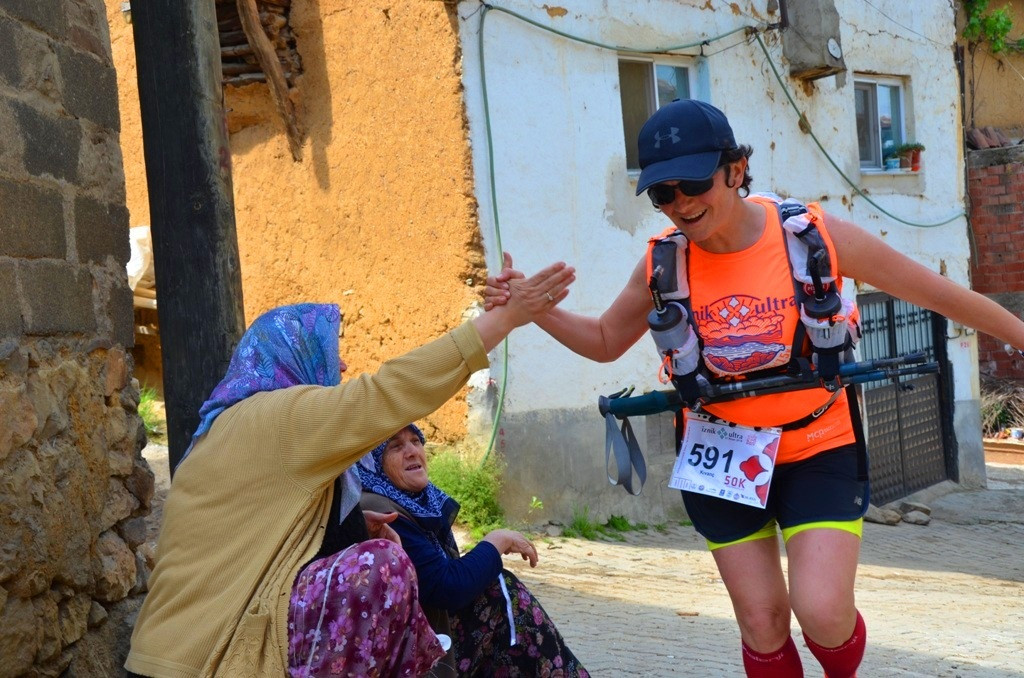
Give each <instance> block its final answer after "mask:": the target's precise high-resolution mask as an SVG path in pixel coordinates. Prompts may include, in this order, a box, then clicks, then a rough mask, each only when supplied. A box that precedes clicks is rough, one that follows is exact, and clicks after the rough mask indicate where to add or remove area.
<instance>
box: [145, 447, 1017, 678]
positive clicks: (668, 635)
mask: <svg viewBox="0 0 1024 678" xmlns="http://www.w3.org/2000/svg"><path fill="white" fill-rule="evenodd" d="M144 454H145V455H146V457H147V459H149V461H150V463H151V464H152V465H153V468H154V471H155V472H156V474H157V496H156V497H155V498H154V505H153V515H152V516H151V517H150V530H151V535H150V536H151V538H155V536H156V532H157V529H158V525H159V520H160V516H161V512H162V504H163V501H162V500H163V495H164V493H165V492H166V489H167V485H168V478H167V472H166V466H167V450H166V448H165V447H161V446H156V445H153V446H150V447H148V448H147V449H146V450H145V451H144ZM988 470H989V488H990V489H988V490H984V491H977V492H956V493H952V494H947V495H945V496H942V497H940V498H939V499H936V500H934V501H926V502H925V503H927V504H928V505H929V506H930V507H931V508H932V510H933V514H932V515H933V520H932V521H931V523H930V524H929V525H927V526H917V525H910V524H906V523H901V524H899V525H896V526H892V527H890V526H883V525H874V524H866V525H865V527H864V543H863V547H862V551H861V560H860V568H859V572H858V587H857V604H858V607H859V608H860V610H861V612H862V614H863V615H864V618H865V621H866V622H867V628H868V649H867V653H866V655H865V658H864V663H863V664H862V665H861V669H860V672H859V675H860V678H874V677H875V676H882V677H889V676H900V677H915V678H918V677H919V678H924V677H929V678H955V677H962V678H975V677H977V678H1021V677H1024V466H1004V465H991V464H990V465H989V467H988ZM623 538H624V539H625V541H623V542H617V541H587V540H583V539H564V538H560V537H559V538H552V539H539V540H537V541H536V545H537V547H538V551H539V553H540V562H539V564H538V566H537V568H536V569H530V567H529V566H528V565H526V564H525V563H523V562H522V561H520V560H519V559H513V558H506V559H505V564H506V566H507V567H509V568H510V569H512V570H514V571H515V572H516V574H518V575H519V576H520V578H521V579H522V580H523V581H524V582H526V583H527V585H528V586H529V587H530V589H531V590H532V591H533V592H534V593H535V594H536V595H537V596H538V597H539V598H540V600H541V602H542V603H543V604H544V607H545V609H546V610H547V611H548V613H549V614H550V615H551V617H552V618H553V619H554V620H555V622H556V623H557V625H558V628H559V630H560V631H561V632H562V633H563V635H564V636H565V638H566V641H567V643H568V645H569V647H570V648H572V650H573V652H575V653H576V655H577V656H578V657H579V658H580V659H581V660H582V661H583V662H584V664H585V666H586V667H587V668H588V669H589V670H590V671H591V672H592V673H593V675H594V676H595V677H596V678H605V677H609V678H611V677H618V676H649V677H651V678H660V677H663V676H694V677H702V678H703V677H708V678H717V677H732V676H742V675H743V670H742V664H741V659H740V653H739V635H738V631H737V630H736V624H735V622H734V621H733V616H732V607H731V605H730V603H729V598H728V596H727V595H726V593H725V588H724V586H723V585H722V582H721V580H720V579H719V577H718V572H717V570H716V569H715V565H714V561H713V560H712V558H711V555H710V554H709V553H708V551H707V549H706V548H705V546H704V542H703V540H702V539H701V538H700V537H699V536H698V535H697V534H696V533H695V532H694V531H693V529H692V528H690V527H686V526H680V525H674V526H668V527H666V528H665V531H664V532H663V533H662V532H659V531H657V530H654V529H648V530H644V531H635V532H627V533H624V534H623ZM793 634H794V638H795V639H797V645H798V647H799V648H800V651H801V654H802V656H803V660H804V666H805V668H806V669H807V675H808V676H809V677H812V676H820V675H821V673H820V670H818V668H817V667H818V664H817V662H816V661H815V660H814V658H813V657H812V656H811V655H810V652H808V651H807V649H806V647H805V646H804V645H803V643H802V642H801V640H800V639H801V636H800V634H799V628H798V627H797V626H796V625H795V624H794V627H793Z"/></svg>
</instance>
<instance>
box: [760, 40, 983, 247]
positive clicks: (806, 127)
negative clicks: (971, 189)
mask: <svg viewBox="0 0 1024 678" xmlns="http://www.w3.org/2000/svg"><path fill="white" fill-rule="evenodd" d="M754 37H755V38H756V39H757V44H758V45H759V46H760V47H761V51H763V52H764V56H765V58H766V59H767V60H768V65H769V66H771V69H772V73H774V74H775V79H776V80H778V81H779V86H780V87H782V93H783V94H785V95H786V99H788V100H789V103H790V105H791V106H792V107H793V110H794V111H796V114H797V117H798V119H799V120H800V123H801V125H800V126H801V129H802V130H803V131H805V132H806V133H807V135H808V136H810V137H811V140H812V141H814V145H815V146H817V147H818V150H819V151H821V154H822V155H823V156H825V160H827V161H828V164H830V165H832V168H833V169H834V170H835V171H836V173H838V174H839V176H841V177H842V178H843V180H844V181H845V182H846V183H847V184H849V186H850V188H852V189H853V192H854V193H856V194H857V195H859V196H860V197H862V198H864V200H866V201H867V202H868V203H869V204H870V205H871V206H872V207H874V208H875V209H876V210H878V211H879V212H881V213H882V214H884V215H885V216H887V217H889V218H890V219H893V220H894V221H898V222H900V223H901V224H906V225H907V226H916V227H918V228H934V227H936V226H943V225H945V224H948V223H950V222H951V221H956V220H957V219H960V218H961V217H965V216H967V215H966V214H965V213H963V212H958V213H957V214H954V215H953V216H951V217H949V218H947V219H943V220H942V221H937V222H934V223H930V224H922V223H918V222H916V221H909V220H907V219H903V218H901V217H898V216H896V215H895V214H893V213H892V212H890V211H888V210H887V209H885V208H884V207H882V206H881V205H879V204H878V203H877V202H875V201H874V200H872V199H871V198H870V197H868V194H867V193H865V192H864V190H863V189H861V188H860V186H858V185H857V184H855V183H854V182H853V180H852V179H850V177H848V176H846V173H845V172H843V170H842V169H840V168H839V165H837V164H836V161H835V160H833V159H832V156H831V155H829V153H828V151H826V150H825V147H824V146H822V144H821V142H820V141H819V140H818V137H817V136H816V135H815V134H814V129H813V128H812V127H811V123H810V121H808V120H807V117H806V116H805V115H804V114H803V112H802V111H801V110H800V107H799V106H797V104H796V101H794V99H793V95H792V94H791V93H790V91H789V88H788V87H786V83H785V82H784V81H783V80H782V75H781V74H780V73H779V69H778V68H777V67H776V66H775V62H774V61H773V60H772V56H771V54H770V53H769V52H768V48H767V47H766V46H765V44H764V41H763V40H762V39H761V35H760V34H759V33H755V34H754Z"/></svg>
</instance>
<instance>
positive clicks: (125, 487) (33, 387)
mask: <svg viewBox="0 0 1024 678" xmlns="http://www.w3.org/2000/svg"><path fill="white" fill-rule="evenodd" d="M0 45H2V49H3V57H0V677H6V676H22V675H25V676H56V675H59V674H61V673H62V672H64V671H67V672H68V673H67V674H66V675H76V676H114V675H119V674H120V671H121V669H120V664H121V662H122V661H123V657H124V654H125V652H126V640H127V633H128V632H129V631H130V625H131V620H132V618H133V613H134V610H135V609H136V608H137V605H138V600H139V598H141V596H138V595H136V594H140V593H141V592H143V591H144V589H145V583H146V579H147V576H148V571H149V568H148V564H147V563H148V561H147V557H146V554H147V550H148V548H149V547H148V546H146V544H145V539H146V529H145V524H144V516H145V514H146V513H148V511H149V505H150V501H151V499H152V496H153V474H152V473H151V471H150V469H149V467H148V466H147V464H146V462H145V461H144V460H143V459H142V457H141V455H140V451H141V449H142V447H143V445H144V443H145V434H144V431H143V428H142V425H141V419H140V418H139V416H138V413H137V407H138V398H139V391H138V384H137V382H135V381H134V380H133V378H132V369H133V367H132V360H131V357H130V355H129V354H128V353H127V349H128V348H129V347H130V346H131V345H132V342H133V323H132V297H131V292H130V290H129V288H128V283H127V275H126V272H125V263H126V261H127V259H128V252H129V248H128V213H127V210H126V208H125V189H124V171H123V166H122V161H121V152H120V149H119V146H118V134H119V122H118V121H119V117H118V109H117V85H116V76H115V73H114V68H113V65H112V60H111V52H110V40H109V34H108V30H107V24H106V18H105V13H104V8H103V3H102V2H101V0H65V1H64V2H38V1H37V0H0Z"/></svg>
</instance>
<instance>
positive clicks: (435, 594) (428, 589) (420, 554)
mask: <svg viewBox="0 0 1024 678" xmlns="http://www.w3.org/2000/svg"><path fill="white" fill-rule="evenodd" d="M391 527H392V528H394V530H395V532H397V533H398V536H399V537H401V538H402V548H403V549H405V552H406V553H407V554H409V559H410V560H412V562H413V565H415V566H416V577H417V578H418V579H419V584H420V602H421V603H422V604H423V605H425V606H427V607H436V608H442V609H445V610H449V611H452V612H454V611H456V610H461V609H462V608H464V607H466V606H467V605H469V604H470V603H471V602H473V599H474V598H476V597H477V596H479V595H480V594H481V593H483V592H484V589H486V588H487V585H488V584H490V583H491V582H492V581H494V580H495V579H496V578H497V576H498V573H500V572H501V554H500V553H498V549H496V548H494V546H493V545H492V544H491V543H490V542H486V541H482V542H480V543H479V544H477V545H476V546H474V547H473V549H472V550H471V551H470V552H469V553H467V554H465V555H464V556H462V557H461V558H457V559H456V558H449V557H448V555H447V554H446V553H444V552H443V551H441V550H440V548H438V546H437V545H436V544H435V543H434V542H433V541H432V540H431V539H430V537H429V536H427V534H426V533H425V532H424V531H423V530H422V529H420V527H419V526H417V525H414V524H413V523H412V522H410V521H409V520H408V519H406V518H405V517H404V516H400V517H399V518H398V519H397V520H395V521H394V522H393V523H391Z"/></svg>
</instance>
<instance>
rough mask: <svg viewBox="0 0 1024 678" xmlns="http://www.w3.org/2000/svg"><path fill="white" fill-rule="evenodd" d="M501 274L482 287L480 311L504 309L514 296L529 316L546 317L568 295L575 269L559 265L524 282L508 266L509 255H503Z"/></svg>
mask: <svg viewBox="0 0 1024 678" xmlns="http://www.w3.org/2000/svg"><path fill="white" fill-rule="evenodd" d="M502 255H503V259H504V265H503V268H502V270H501V273H499V274H498V275H494V276H488V277H487V285H486V286H485V287H484V310H486V311H489V310H491V309H492V308H494V307H495V306H504V305H505V304H506V303H507V302H508V300H509V299H511V298H512V297H513V295H514V296H515V298H516V300H517V301H518V302H519V303H521V304H522V305H523V306H524V307H525V308H526V309H527V310H528V311H529V313H530V314H532V315H537V314H540V313H546V312H547V311H550V310H551V309H552V308H554V307H555V306H557V305H558V302H560V301H562V299H565V297H566V296H568V294H569V285H571V284H572V283H573V282H574V281H575V280H576V269H574V268H572V267H571V266H566V265H565V264H564V263H562V262H559V263H555V264H551V265H550V266H548V267H547V268H544V269H542V270H541V271H539V272H538V273H536V274H534V275H532V276H530V277H529V278H527V277H526V276H525V275H524V274H523V273H522V272H521V271H517V270H515V268H513V265H512V255H511V254H509V253H508V252H503V253H502Z"/></svg>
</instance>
